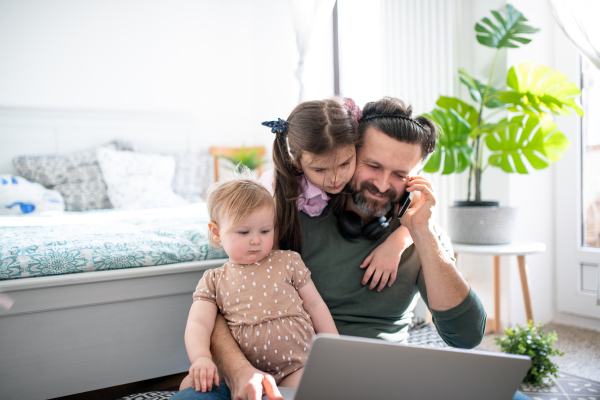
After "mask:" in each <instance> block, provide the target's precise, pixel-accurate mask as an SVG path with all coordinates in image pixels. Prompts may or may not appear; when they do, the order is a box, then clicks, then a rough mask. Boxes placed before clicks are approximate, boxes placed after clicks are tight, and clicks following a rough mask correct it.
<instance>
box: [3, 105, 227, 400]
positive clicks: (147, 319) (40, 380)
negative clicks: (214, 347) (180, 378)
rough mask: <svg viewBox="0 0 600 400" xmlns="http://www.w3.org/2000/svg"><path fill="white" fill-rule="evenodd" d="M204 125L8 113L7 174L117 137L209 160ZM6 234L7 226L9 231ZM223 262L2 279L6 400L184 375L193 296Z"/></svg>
mask: <svg viewBox="0 0 600 400" xmlns="http://www.w3.org/2000/svg"><path fill="white" fill-rule="evenodd" d="M200 125H201V124H200V123H199V122H198V121H196V120H193V119H190V118H188V117H181V116H174V115H155V114H147V113H146V114H144V113H116V112H104V111H77V110H32V109H15V108H11V109H6V108H0V174H2V173H12V174H15V173H16V171H15V170H14V167H13V166H12V158H13V157H15V156H18V155H24V154H64V153H69V152H72V151H78V150H83V149H88V148H91V147H95V146H99V145H102V144H105V143H108V142H110V141H112V140H115V139H123V140H129V141H132V142H135V143H137V144H139V145H142V146H144V147H145V148H147V149H150V150H153V151H157V152H161V153H170V154H175V153H178V152H186V151H192V152H194V153H196V154H201V153H205V154H207V153H208V146H207V145H206V144H203V141H206V137H205V136H204V137H203V135H202V132H201V131H200V130H201V129H200V128H199V127H200ZM0 229H1V228H0ZM223 263H224V260H211V261H200V262H191V263H180V264H171V265H165V266H157V267H142V268H135V269H127V270H115V271H99V272H87V273H83V274H73V275H62V276H48V277H38V278H23V279H14V280H8V281H0V293H2V294H4V295H6V296H9V297H10V298H12V299H13V300H14V304H13V306H12V307H11V308H10V309H9V310H5V309H4V308H2V306H0V399H2V400H11V399H18V400H27V399H32V400H35V399H50V398H54V397H59V396H66V395H69V394H74V393H81V392H86V391H90V390H96V389H100V388H105V387H111V386H116V385H121V384H125V383H130V382H136V381H141V380H145V379H151V378H156V377H161V376H166V375H171V374H175V373H180V372H184V371H186V370H187V369H188V368H189V361H188V359H187V355H186V352H185V346H184V341H183V334H184V330H185V324H186V319H187V314H188V311H189V308H190V306H191V304H192V293H193V291H194V289H195V287H196V284H197V283H198V280H199V279H200V277H201V276H202V274H203V271H204V270H206V269H208V268H213V267H218V266H221V265H222V264H223Z"/></svg>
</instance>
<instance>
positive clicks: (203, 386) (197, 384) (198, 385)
mask: <svg viewBox="0 0 600 400" xmlns="http://www.w3.org/2000/svg"><path fill="white" fill-rule="evenodd" d="M190 378H191V380H192V387H193V388H194V389H196V391H197V392H200V391H202V393H204V392H206V391H207V390H208V391H209V392H210V391H211V390H212V384H213V382H214V383H215V386H219V373H218V371H217V366H216V365H215V363H214V362H212V360H211V359H210V358H207V357H200V358H199V359H197V360H196V361H194V363H193V364H192V366H191V367H190Z"/></svg>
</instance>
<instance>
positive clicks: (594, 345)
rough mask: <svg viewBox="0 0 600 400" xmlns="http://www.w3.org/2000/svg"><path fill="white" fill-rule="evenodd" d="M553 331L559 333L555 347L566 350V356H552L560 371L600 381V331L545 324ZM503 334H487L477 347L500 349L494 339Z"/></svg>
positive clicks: (546, 329) (491, 349)
mask: <svg viewBox="0 0 600 400" xmlns="http://www.w3.org/2000/svg"><path fill="white" fill-rule="evenodd" d="M552 331H556V334H557V335H558V340H557V341H556V342H555V348H557V349H558V350H560V351H564V352H565V355H564V356H555V357H551V359H552V361H553V362H554V363H556V364H557V365H558V366H559V371H562V372H564V373H568V374H571V375H575V376H579V377H581V378H585V379H590V380H592V381H596V382H600V332H597V331H593V330H589V329H584V328H577V327H573V326H567V325H559V324H554V323H548V324H546V325H545V326H544V332H552ZM501 336H502V335H501V334H490V335H486V336H485V337H484V338H483V342H482V343H481V345H479V347H477V348H478V349H480V350H487V351H500V346H497V345H496V344H495V343H494V339H495V338H498V337H501Z"/></svg>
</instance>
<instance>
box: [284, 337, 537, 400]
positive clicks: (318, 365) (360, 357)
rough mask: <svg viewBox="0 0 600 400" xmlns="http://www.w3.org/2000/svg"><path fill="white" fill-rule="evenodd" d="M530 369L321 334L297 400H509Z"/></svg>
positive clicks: (504, 360) (509, 358)
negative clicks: (375, 399) (376, 399)
mask: <svg viewBox="0 0 600 400" xmlns="http://www.w3.org/2000/svg"><path fill="white" fill-rule="evenodd" d="M530 366H531V360H530V359H529V357H525V356H515V355H507V354H500V353H488V352H482V351H476V350H459V349H429V348H422V347H412V346H407V345H400V344H395V343H390V342H385V341H383V340H376V339H363V338H357V337H349V336H333V335H321V334H320V335H317V336H316V337H315V338H314V339H313V343H312V346H311V350H310V353H309V357H308V360H307V363H306V366H305V367H304V373H303V376H302V380H301V381H300V384H299V386H298V389H297V391H296V395H295V396H294V397H293V398H294V400H314V399H332V400H335V399H340V400H354V399H356V400H364V399H374V398H379V399H446V400H465V399H489V400H496V399H497V400H510V399H512V397H513V396H514V394H515V392H516V390H517V388H518V386H519V383H520V382H521V381H522V380H523V377H524V376H525V374H526V373H527V370H528V369H529V367H530ZM290 392H291V391H289V390H288V391H286V393H285V394H286V396H285V399H286V400H288V399H291V397H289V396H290V395H291V394H292V393H290Z"/></svg>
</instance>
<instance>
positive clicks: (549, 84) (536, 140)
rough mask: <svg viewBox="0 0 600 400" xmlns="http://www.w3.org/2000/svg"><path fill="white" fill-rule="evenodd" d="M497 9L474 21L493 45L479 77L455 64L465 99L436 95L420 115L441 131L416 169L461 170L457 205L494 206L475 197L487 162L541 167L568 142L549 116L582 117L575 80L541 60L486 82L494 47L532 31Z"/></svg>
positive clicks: (521, 41) (517, 42) (512, 12)
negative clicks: (500, 80) (465, 176)
mask: <svg viewBox="0 0 600 400" xmlns="http://www.w3.org/2000/svg"><path fill="white" fill-rule="evenodd" d="M504 11H505V12H504V14H501V13H500V12H498V11H491V13H492V15H493V18H488V17H486V18H483V19H482V20H481V21H480V22H478V23H477V24H476V25H475V31H476V36H477V41H478V42H479V43H480V44H482V45H484V46H487V47H492V48H494V49H496V51H495V55H494V59H493V61H492V65H491V70H490V73H489V76H488V78H487V82H482V81H480V80H478V79H476V78H474V77H473V76H471V75H470V74H469V73H468V72H467V71H465V70H464V69H459V70H458V74H459V79H460V82H461V83H462V84H464V85H465V86H466V87H467V89H468V92H469V94H470V97H471V100H472V101H470V102H466V101H463V100H461V99H459V98H455V97H446V96H441V97H440V98H439V99H438V101H437V102H436V108H435V109H434V110H433V111H431V112H430V113H428V114H426V115H427V116H428V117H430V118H431V119H433V120H434V121H435V122H436V123H437V124H438V125H439V127H440V128H441V129H440V136H439V141H438V145H437V147H436V150H435V151H434V153H433V154H432V155H431V157H430V158H429V160H428V162H427V163H426V165H425V167H424V170H425V171H426V172H437V171H440V170H441V172H442V174H452V173H459V172H463V171H465V170H467V169H468V170H469V185H468V193H467V200H466V201H464V202H457V203H458V205H461V206H486V205H492V206H498V203H497V202H492V204H488V202H483V201H482V199H481V180H482V173H483V172H484V171H485V170H486V169H487V168H488V167H496V168H500V169H502V170H503V171H505V172H507V173H519V174H528V173H529V172H531V171H532V170H539V169H544V168H546V167H548V166H549V165H550V164H551V163H553V162H556V161H558V160H559V159H560V158H561V157H562V155H563V153H564V152H565V151H566V150H567V148H568V147H569V146H570V142H569V141H568V140H567V138H566V137H565V135H564V134H563V133H562V132H561V131H560V129H559V128H558V126H557V125H556V124H555V123H554V122H553V115H554V114H564V115H568V114H569V113H570V112H572V111H574V112H575V113H577V114H578V115H579V116H583V111H582V109H581V107H580V106H579V105H578V104H577V103H576V101H575V100H576V97H577V96H579V95H580V94H581V92H580V91H579V89H578V88H577V86H576V85H575V84H573V83H572V82H570V81H569V80H568V79H567V78H566V77H565V76H564V75H563V74H562V73H561V72H559V71H557V70H555V69H552V68H550V67H547V66H544V65H542V64H537V63H534V62H524V63H522V64H519V65H516V66H513V67H511V68H510V70H509V71H508V74H507V77H506V87H493V86H492V79H493V77H494V72H495V69H496V64H497V61H498V55H499V53H500V50H501V49H503V48H509V49H510V48H518V47H520V46H522V45H526V44H527V43H529V42H530V41H531V39H530V38H528V37H527V35H531V34H533V33H536V32H538V31H539V29H537V28H534V27H532V26H530V25H528V24H527V18H525V17H524V16H523V14H521V13H520V12H519V11H518V10H517V9H515V8H514V7H513V6H512V5H507V6H506V9H505V10H504ZM473 189H474V193H473ZM460 218H462V216H461V217H460ZM495 218H496V217H495ZM476 224H480V225H484V222H481V221H478V222H476ZM477 235H479V234H477ZM477 235H475V236H477ZM502 240H504V242H506V240H505V239H500V242H502ZM492 242H493V240H492ZM492 242H490V243H487V242H485V243H480V244H493V243H492ZM467 243H474V242H469V241H467Z"/></svg>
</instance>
